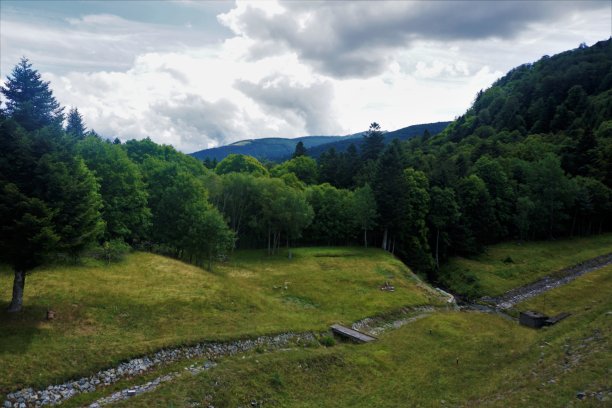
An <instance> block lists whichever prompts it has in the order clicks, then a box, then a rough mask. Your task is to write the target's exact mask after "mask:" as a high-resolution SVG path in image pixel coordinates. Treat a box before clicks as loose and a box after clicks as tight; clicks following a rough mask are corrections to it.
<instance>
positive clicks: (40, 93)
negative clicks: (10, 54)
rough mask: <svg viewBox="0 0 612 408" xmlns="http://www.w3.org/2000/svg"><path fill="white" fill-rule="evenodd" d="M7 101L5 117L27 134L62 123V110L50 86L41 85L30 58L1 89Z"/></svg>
mask: <svg viewBox="0 0 612 408" xmlns="http://www.w3.org/2000/svg"><path fill="white" fill-rule="evenodd" d="M0 91H1V92H2V94H3V95H4V96H5V98H6V100H7V101H6V108H5V113H6V115H7V116H9V117H11V118H13V119H14V120H15V121H17V122H18V123H19V124H20V125H21V126H23V127H24V128H25V129H26V130H34V129H39V128H41V127H44V126H48V125H51V124H56V125H58V126H59V125H60V124H61V122H62V121H63V116H64V115H63V113H62V110H63V108H61V107H60V105H59V103H58V102H57V101H56V100H55V98H54V97H53V92H51V89H49V82H45V81H42V80H41V79H40V74H39V73H38V71H36V70H35V69H32V64H30V62H29V61H28V59H27V58H25V57H24V58H22V59H21V61H20V62H19V64H17V65H16V66H15V68H13V72H12V74H11V75H10V76H9V77H8V78H7V80H6V82H5V85H4V86H2V88H1V89H0Z"/></svg>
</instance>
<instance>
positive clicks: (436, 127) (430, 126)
mask: <svg viewBox="0 0 612 408" xmlns="http://www.w3.org/2000/svg"><path fill="white" fill-rule="evenodd" d="M450 123H451V122H435V123H424V124H420V125H413V126H408V127H405V128H402V129H398V130H394V131H392V132H386V133H385V135H384V136H385V144H389V143H391V141H392V140H393V139H399V140H402V141H403V140H408V139H410V138H413V137H415V136H421V135H422V134H423V133H424V132H425V131H426V130H427V131H428V132H429V133H430V134H432V135H436V134H438V133H440V132H442V131H443V130H444V129H445V128H446V127H447V126H448V125H449V124H450ZM362 143H363V138H362V137H356V138H351V139H342V140H337V141H333V142H330V143H326V144H321V145H318V146H315V147H314V148H311V149H309V150H308V155H309V156H312V157H315V158H318V157H319V156H320V155H321V154H322V153H323V152H326V151H327V150H329V149H331V148H332V147H333V148H334V149H336V152H338V153H341V152H344V151H346V149H347V148H348V147H349V146H350V145H351V144H355V146H356V147H357V148H359V146H360V145H361V144H362Z"/></svg>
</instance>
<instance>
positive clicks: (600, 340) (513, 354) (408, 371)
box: [119, 266, 612, 407]
mask: <svg viewBox="0 0 612 408" xmlns="http://www.w3.org/2000/svg"><path fill="white" fill-rule="evenodd" d="M611 279H612V267H611V266H608V267H606V268H603V269H601V270H598V271H596V272H593V273H591V274H588V275H584V276H581V277H579V278H578V279H577V280H575V281H574V282H572V283H570V284H568V285H566V286H562V287H559V288H556V289H554V290H552V291H551V292H549V293H546V294H542V295H540V296H538V297H536V298H534V299H532V300H530V301H529V302H527V303H525V304H521V305H519V306H518V309H519V310H526V309H533V308H536V309H539V310H542V311H544V312H546V313H549V314H555V313H558V312H560V311H567V312H570V313H571V316H570V317H569V318H567V319H565V320H563V322H561V323H559V324H558V325H556V326H552V327H549V328H546V329H542V330H534V329H530V328H526V327H522V326H519V325H518V324H517V323H516V322H514V321H509V320H507V319H502V318H500V317H499V316H497V315H493V314H483V313H477V312H447V313H435V314H432V315H431V316H429V317H426V318H424V319H420V320H418V321H415V322H413V323H411V324H410V325H408V326H404V327H402V328H400V329H398V330H392V331H387V332H385V333H383V334H381V335H380V336H379V340H378V341H377V342H374V343H368V344H364V345H358V346H357V345H353V344H347V343H338V344H336V345H335V346H333V347H327V348H323V347H320V348H315V349H294V350H292V351H291V352H275V353H265V354H260V353H252V354H249V355H247V356H246V357H242V356H240V357H237V358H228V359H224V360H221V361H219V362H218V365H217V366H216V367H214V368H213V369H211V370H208V371H205V372H202V373H201V374H199V375H197V376H185V377H181V378H180V379H179V380H177V381H176V382H173V383H172V384H167V385H163V386H161V387H160V388H159V389H158V390H156V391H154V392H152V393H150V394H144V395H142V396H139V397H137V398H133V399H131V400H129V401H127V402H124V403H121V404H119V406H130V407H141V406H142V407H145V406H146V407H149V406H151V407H156V406H159V407H162V406H168V405H176V406H187V405H190V404H201V405H203V406H206V405H207V404H210V405H213V406H220V407H223V406H249V405H251V406H279V407H280V406H282V407H327V406H356V407H371V406H376V407H400V406H418V405H421V406H445V405H449V406H457V405H459V406H483V407H487V406H504V407H524V406H573V404H580V406H602V405H605V404H606V403H609V402H610V401H611V400H612V393H611V392H610V382H609V375H608V374H609V363H610V359H609V345H610V344H611V343H612V339H611V333H612V323H611V320H610V317H609V311H610V307H611V306H612V305H611V303H610V299H609V289H610V288H611V287H612V286H611V285H612V282H611ZM606 401H607V402H606Z"/></svg>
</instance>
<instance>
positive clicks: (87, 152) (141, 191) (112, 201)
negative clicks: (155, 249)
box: [77, 136, 151, 243]
mask: <svg viewBox="0 0 612 408" xmlns="http://www.w3.org/2000/svg"><path fill="white" fill-rule="evenodd" d="M77 152H78V153H79V154H80V155H81V156H82V157H83V159H84V160H85V163H86V164H87V166H88V167H89V168H90V169H91V170H92V171H94V173H95V175H96V177H97V179H98V181H99V183H100V194H101V196H102V200H103V204H104V205H103V208H102V218H103V219H104V221H105V222H106V230H105V234H104V235H105V238H106V239H110V240H112V239H122V240H125V241H126V242H132V243H133V242H138V241H143V240H145V239H146V238H147V236H148V229H149V227H150V223H151V211H150V210H149V208H148V206H147V192H146V189H145V185H144V182H143V180H142V175H141V172H140V169H139V168H138V166H137V165H136V164H135V163H133V162H132V161H131V160H130V159H129V157H128V155H127V153H126V152H125V150H124V149H123V148H122V147H121V145H116V144H110V143H108V142H104V141H102V140H101V139H99V138H96V137H92V136H90V137H87V138H86V139H84V140H83V141H82V142H80V143H79V144H78V145H77Z"/></svg>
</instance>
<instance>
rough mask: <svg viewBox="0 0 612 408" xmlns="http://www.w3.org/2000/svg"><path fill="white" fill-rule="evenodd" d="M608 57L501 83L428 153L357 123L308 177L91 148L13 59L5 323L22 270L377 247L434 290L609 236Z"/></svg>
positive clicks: (300, 150) (599, 50)
mask: <svg viewBox="0 0 612 408" xmlns="http://www.w3.org/2000/svg"><path fill="white" fill-rule="evenodd" d="M611 55H612V41H611V40H607V41H602V42H600V43H597V44H595V45H593V46H592V47H584V46H581V47H579V48H578V49H575V50H572V51H568V52H565V53H562V54H559V55H556V56H553V57H543V58H542V59H541V60H540V61H538V62H536V63H533V64H525V65H522V66H520V67H518V68H515V69H513V70H512V71H510V72H509V73H508V74H507V75H506V76H504V77H503V78H501V79H499V80H498V81H497V82H496V83H494V84H493V86H491V88H489V89H487V90H486V91H481V92H479V93H478V95H477V96H476V99H475V101H474V104H473V106H472V107H471V108H470V109H469V110H468V111H467V112H466V113H465V114H464V115H463V116H461V117H459V118H458V119H457V120H455V121H454V122H453V123H452V124H451V125H450V126H449V127H448V128H447V129H445V130H444V131H443V132H442V133H440V134H438V135H436V136H432V135H431V134H430V132H428V131H427V130H425V131H424V133H423V135H422V136H419V137H415V138H412V139H410V140H408V141H403V142H400V141H399V140H395V141H393V142H392V143H391V144H388V145H385V143H384V134H383V133H382V132H381V130H380V126H379V125H378V124H377V123H372V125H371V126H370V129H369V130H368V132H366V133H365V136H364V137H363V141H362V142H361V143H360V144H359V148H358V147H357V146H355V145H351V146H349V147H348V148H347V149H346V151H344V152H336V151H335V150H334V149H330V150H329V151H327V152H325V153H323V154H321V156H320V157H319V158H318V160H315V159H313V158H311V157H309V156H308V151H307V150H306V149H305V148H304V146H303V145H301V146H300V145H299V144H298V146H296V151H295V154H294V157H293V158H291V159H290V160H287V161H285V162H283V163H278V164H275V163H265V164H262V163H260V162H259V161H257V160H256V159H254V158H253V157H250V156H243V155H230V156H228V157H226V158H225V159H223V160H222V161H221V162H219V163H211V162H210V161H208V162H202V161H200V160H198V159H196V158H193V157H190V156H188V155H185V154H182V153H180V152H178V151H176V150H175V149H174V148H173V147H171V146H166V145H158V144H156V143H154V142H153V141H151V140H150V139H144V140H140V141H136V140H131V141H127V142H125V143H122V142H121V141H119V140H118V139H115V140H114V141H111V140H107V139H105V138H102V137H101V136H99V135H97V134H96V132H95V131H93V130H89V131H88V130H87V129H86V123H85V121H84V119H83V118H82V116H81V115H80V114H79V112H78V110H77V108H73V109H71V110H70V112H69V113H68V114H65V113H64V111H63V109H62V108H61V107H60V106H59V104H58V102H57V101H56V100H55V98H54V97H53V94H52V91H51V90H50V84H49V83H47V82H44V81H42V80H41V79H40V75H39V73H38V72H37V71H36V70H35V69H34V68H33V67H32V66H31V64H30V63H29V61H28V60H27V59H22V61H21V62H19V64H18V65H17V66H16V67H15V68H14V70H13V72H12V74H11V75H10V76H9V77H8V78H7V80H6V82H5V85H4V86H3V87H2V93H3V95H4V98H5V106H3V107H2V111H1V113H0V115H1V117H0V129H1V136H0V151H1V152H2V154H1V156H0V191H1V194H0V229H1V233H0V262H4V263H7V264H9V265H10V266H11V267H12V268H13V269H14V271H15V280H14V286H13V301H12V303H11V305H10V307H9V309H10V310H12V311H17V310H20V308H21V306H22V295H23V290H24V287H25V278H26V275H27V272H28V271H29V270H31V269H32V268H34V267H36V266H37V265H39V264H41V263H43V262H47V261H49V260H54V259H55V260H57V259H58V258H59V259H62V260H64V261H75V260H76V259H77V258H78V256H79V255H80V254H82V253H83V252H84V251H88V252H89V253H91V254H94V255H95V256H99V257H102V258H104V259H106V260H108V261H110V260H112V259H113V258H115V257H118V256H120V254H121V253H122V252H124V251H126V250H128V249H129V247H132V248H138V249H143V250H149V251H154V252H158V253H162V254H166V255H171V256H173V257H175V258H178V259H182V260H185V261H189V262H192V263H194V264H197V265H206V266H207V267H208V268H209V269H211V268H212V267H213V261H215V260H218V259H220V258H222V257H224V256H226V255H227V254H228V253H229V252H230V251H232V250H233V249H234V248H266V249H267V251H268V253H269V254H270V255H273V254H276V253H277V252H278V251H279V248H281V246H283V247H287V248H290V247H291V246H292V245H295V244H296V243H299V244H300V245H309V244H317V245H320V244H323V245H351V244H356V245H364V246H368V245H376V246H381V247H383V248H384V249H386V250H388V251H390V252H392V253H394V254H396V255H397V256H399V257H400V258H401V259H402V260H404V261H405V262H406V263H407V264H408V265H410V266H411V267H413V268H415V269H416V270H417V271H420V272H422V273H424V274H427V275H428V277H429V279H430V280H432V281H434V282H441V283H442V284H443V283H444V281H445V277H444V276H438V273H437V272H438V270H439V264H440V262H443V260H444V259H445V258H447V257H448V256H449V255H451V254H467V255H469V254H476V253H479V252H481V251H482V250H483V249H484V246H485V245H487V244H492V243H495V242H499V241H502V240H508V239H518V240H534V239H554V238H557V237H561V236H571V235H588V234H595V233H601V232H603V231H607V230H609V228H610V221H611V216H612V204H611V202H612V190H611V188H612V174H611V172H612V58H611V57H610V56H611ZM289 254H291V252H290V251H289ZM462 278H464V279H466V280H469V279H473V277H470V276H465V277H462Z"/></svg>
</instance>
